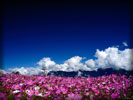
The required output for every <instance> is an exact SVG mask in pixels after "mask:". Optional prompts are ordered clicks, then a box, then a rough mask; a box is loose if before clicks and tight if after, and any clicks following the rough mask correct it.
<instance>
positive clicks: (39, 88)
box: [0, 74, 133, 100]
mask: <svg viewBox="0 0 133 100" xmlns="http://www.w3.org/2000/svg"><path fill="white" fill-rule="evenodd" d="M132 78H133V76H131V75H130V76H129V77H127V76H126V75H122V76H121V75H116V74H112V75H108V76H99V77H90V76H88V77H87V78H85V77H74V78H73V77H59V76H58V77H57V76H26V75H17V74H3V75H2V76H1V77H0V100H125V99H132V96H133V93H132V91H133V84H132Z"/></svg>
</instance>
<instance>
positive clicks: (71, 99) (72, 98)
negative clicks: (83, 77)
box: [66, 93, 82, 100]
mask: <svg viewBox="0 0 133 100" xmlns="http://www.w3.org/2000/svg"><path fill="white" fill-rule="evenodd" d="M81 99H82V95H81V94H73V93H70V94H68V97H67V98H66V100H81Z"/></svg>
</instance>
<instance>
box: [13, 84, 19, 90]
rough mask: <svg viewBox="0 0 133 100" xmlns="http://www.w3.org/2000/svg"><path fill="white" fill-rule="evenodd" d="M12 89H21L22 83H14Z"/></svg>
mask: <svg viewBox="0 0 133 100" xmlns="http://www.w3.org/2000/svg"><path fill="white" fill-rule="evenodd" d="M12 89H15V90H17V89H20V85H19V84H15V85H13V86H12Z"/></svg>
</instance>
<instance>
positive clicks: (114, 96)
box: [111, 93, 119, 99]
mask: <svg viewBox="0 0 133 100" xmlns="http://www.w3.org/2000/svg"><path fill="white" fill-rule="evenodd" d="M111 97H112V98H113V99H116V98H118V97H119V95H118V93H112V95H111Z"/></svg>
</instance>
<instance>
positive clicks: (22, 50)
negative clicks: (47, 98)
mask: <svg viewBox="0 0 133 100" xmlns="http://www.w3.org/2000/svg"><path fill="white" fill-rule="evenodd" d="M129 25H130V24H129V5H128V3H100V4H99V3H16V4H10V3H7V4H6V5H5V11H4V25H3V69H8V68H14V67H36V66H37V62H39V61H40V60H41V59H43V58H44V57H45V58H50V60H53V61H55V62H56V63H58V64H62V63H64V62H65V61H67V60H68V59H71V58H72V57H77V58H78V57H79V58H78V59H80V57H86V59H95V58H96V57H95V56H94V55H95V53H96V52H98V51H96V50H97V49H98V50H105V49H107V48H108V47H111V46H118V45H119V46H120V48H119V49H120V50H124V48H125V47H126V48H130V45H129V44H130V40H129V34H130V33H129V32H130V31H129V28H130V26H129ZM81 59H82V58H81ZM83 60H84V59H83ZM92 62H93V61H92Z"/></svg>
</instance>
